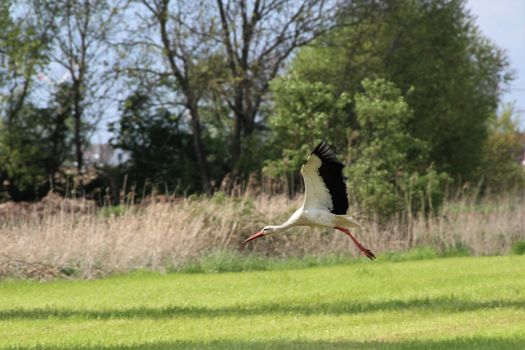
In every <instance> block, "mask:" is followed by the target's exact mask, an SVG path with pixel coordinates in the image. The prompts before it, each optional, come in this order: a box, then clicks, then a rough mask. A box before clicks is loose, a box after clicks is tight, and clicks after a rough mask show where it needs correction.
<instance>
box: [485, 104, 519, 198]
mask: <svg viewBox="0 0 525 350" xmlns="http://www.w3.org/2000/svg"><path fill="white" fill-rule="evenodd" d="M523 153H524V150H523V133H520V130H519V122H518V119H516V118H515V114H514V107H513V106H512V105H506V106H504V108H503V111H502V112H501V114H500V115H498V116H496V115H495V116H493V117H492V118H490V119H489V131H488V138H487V140H486V141H485V144H484V145H483V162H482V163H481V166H480V168H479V170H478V171H479V174H480V175H479V176H480V177H481V178H482V180H483V187H484V188H486V189H488V190H490V191H493V192H495V193H498V192H501V191H504V190H513V189H516V188H517V189H522V188H523V186H524V185H525V169H524V167H523V165H522V164H521V161H522V160H523Z"/></svg>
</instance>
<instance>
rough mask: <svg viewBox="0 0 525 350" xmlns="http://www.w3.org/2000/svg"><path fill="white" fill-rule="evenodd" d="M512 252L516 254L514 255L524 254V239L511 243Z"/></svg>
mask: <svg viewBox="0 0 525 350" xmlns="http://www.w3.org/2000/svg"><path fill="white" fill-rule="evenodd" d="M511 250H512V253H514V254H516V255H523V254H525V241H524V240H519V241H516V242H514V243H512V248H511Z"/></svg>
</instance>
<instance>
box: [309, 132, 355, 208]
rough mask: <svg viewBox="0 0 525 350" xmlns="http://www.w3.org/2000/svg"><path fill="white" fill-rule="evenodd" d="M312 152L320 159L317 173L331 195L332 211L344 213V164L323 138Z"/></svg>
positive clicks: (346, 195) (345, 202)
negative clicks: (320, 162)
mask: <svg viewBox="0 0 525 350" xmlns="http://www.w3.org/2000/svg"><path fill="white" fill-rule="evenodd" d="M312 154H315V155H316V156H317V157H319V159H321V161H322V164H321V166H320V167H319V175H320V176H321V178H322V179H323V182H324V184H325V185H326V188H328V191H329V192H330V197H332V204H333V209H332V213H333V214H336V215H345V214H346V212H347V211H348V193H347V190H346V184H345V177H344V176H343V168H344V167H345V166H344V165H343V164H342V163H341V162H339V161H338V160H337V157H336V155H335V153H334V151H333V150H332V149H331V148H330V146H328V144H327V143H326V141H324V140H323V141H321V143H320V144H319V145H317V147H316V148H315V149H314V151H313V152H312Z"/></svg>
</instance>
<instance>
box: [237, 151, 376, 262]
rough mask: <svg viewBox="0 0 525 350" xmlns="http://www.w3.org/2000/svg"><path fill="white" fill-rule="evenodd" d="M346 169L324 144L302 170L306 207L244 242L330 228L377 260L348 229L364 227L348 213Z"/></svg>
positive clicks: (314, 152)
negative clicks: (296, 230)
mask: <svg viewBox="0 0 525 350" xmlns="http://www.w3.org/2000/svg"><path fill="white" fill-rule="evenodd" d="M343 168H344V165H343V164H342V163H340V162H338V161H337V159H336V156H335V153H334V152H333V151H332V149H330V147H329V146H328V144H327V143H326V142H325V141H322V142H321V143H320V144H319V145H318V146H317V147H316V148H315V149H314V151H313V152H312V154H310V156H309V157H308V160H307V161H306V163H305V164H304V165H303V166H302V168H301V174H302V175H303V179H304V187H305V189H306V193H305V196H304V202H303V206H302V207H301V208H299V209H297V210H296V211H295V213H293V214H292V216H291V217H290V218H289V219H288V220H287V221H286V222H285V223H284V224H282V225H279V226H265V227H264V228H263V229H262V230H261V231H259V232H257V233H255V234H253V235H252V236H250V237H249V238H248V239H246V240H245V241H244V242H242V243H243V244H246V243H248V242H250V241H253V240H254V239H257V238H260V237H263V236H269V235H274V234H277V233H280V232H283V231H285V230H287V229H289V228H290V227H294V226H317V227H330V228H335V229H337V230H339V231H342V232H344V233H346V234H347V235H348V237H350V239H352V241H353V242H354V243H355V245H356V246H357V248H359V250H360V251H361V253H362V254H364V255H366V256H367V257H368V258H369V259H371V260H373V259H375V258H376V257H375V255H374V253H372V252H371V251H370V250H369V249H366V248H365V247H363V245H362V244H361V243H359V241H358V240H357V239H356V238H355V237H354V236H353V235H352V233H351V232H350V231H349V230H348V229H347V228H346V227H361V225H360V224H359V223H357V222H356V221H354V219H352V217H351V216H348V215H347V214H346V211H347V210H348V195H347V190H346V185H345V178H344V176H343ZM345 226H346V227H345Z"/></svg>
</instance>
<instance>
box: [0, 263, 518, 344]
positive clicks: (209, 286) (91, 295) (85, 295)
mask: <svg viewBox="0 0 525 350" xmlns="http://www.w3.org/2000/svg"><path fill="white" fill-rule="evenodd" d="M524 266H525V256H504V257H458V258H446V259H430V260H419V261H405V262H390V261H385V260H382V259H381V258H379V259H378V261H376V262H369V261H364V259H363V261H361V262H359V263H354V264H343V265H337V266H324V267H314V268H308V269H297V270H277V271H254V272H234V273H170V274H158V273H150V272H135V273H132V274H127V275H120V276H112V277H106V278H103V279H99V280H76V281H68V280H55V281H52V282H44V283H42V282H36V281H20V280H4V281H2V282H0V295H1V298H0V348H1V349H49V350H51V349H55V350H58V349H60V350H62V349H63V350H65V349H155V350H158V349H178V348H194V349H252V348H253V349H396V350H398V349H399V350H400V349H454V348H461V349H524V348H525V268H524Z"/></svg>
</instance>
